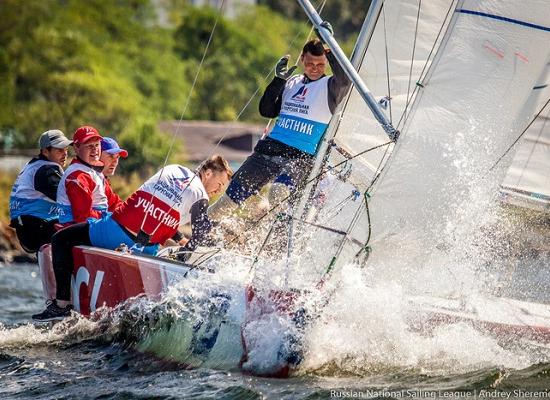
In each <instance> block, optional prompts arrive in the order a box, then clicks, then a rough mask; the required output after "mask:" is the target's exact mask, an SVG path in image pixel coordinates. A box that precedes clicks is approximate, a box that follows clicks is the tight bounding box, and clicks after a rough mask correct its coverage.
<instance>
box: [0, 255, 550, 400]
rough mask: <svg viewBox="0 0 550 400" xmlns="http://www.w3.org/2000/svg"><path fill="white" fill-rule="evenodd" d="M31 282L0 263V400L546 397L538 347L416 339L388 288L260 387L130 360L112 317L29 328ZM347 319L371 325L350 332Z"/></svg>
mask: <svg viewBox="0 0 550 400" xmlns="http://www.w3.org/2000/svg"><path fill="white" fill-rule="evenodd" d="M38 274H39V272H38V267H37V266H35V265H1V264H0V293H1V295H0V323H1V325H0V398H1V399H330V398H372V399H374V398H396V399H398V398H416V399H430V398H441V399H444V398H472V399H473V398H476V399H480V398H528V397H529V398H532V397H533V396H538V398H550V362H549V361H550V356H549V355H548V354H547V353H546V352H545V351H544V349H539V350H538V351H534V350H525V349H523V350H521V351H509V350H506V349H503V348H500V347H499V346H498V345H497V344H496V343H495V342H493V341H491V340H490V339H489V338H487V337H484V336H483V335H481V334H477V333H475V332H473V331H472V330H471V329H470V328H469V327H466V326H462V325H457V326H451V327H449V328H448V329H446V330H445V331H441V332H439V333H438V334H436V335H435V336H434V337H430V338H423V337H419V336H416V335H415V334H413V333H410V332H407V331H406V330H403V328H402V327H401V326H400V325H399V324H398V323H397V322H398V320H396V319H392V318H393V317H394V315H393V314H394V311H395V310H394V309H392V306H391V304H394V303H395V301H396V300H398V297H399V292H398V290H390V289H388V288H386V290H383V289H380V290H379V291H376V290H374V291H372V292H371V293H370V294H369V295H367V296H365V297H366V298H367V300H365V303H364V304H362V303H361V301H355V302H354V304H353V306H350V305H348V306H347V307H346V308H347V309H348V311H346V310H344V311H342V312H340V314H345V313H346V312H349V313H353V315H352V314H349V315H348V316H342V318H341V319H339V320H338V321H336V322H334V323H331V322H330V321H325V324H324V325H322V326H319V327H316V328H315V329H314V330H313V332H312V333H311V337H310V338H309V340H310V342H311V343H310V349H309V354H308V356H307V359H306V363H305V365H306V366H305V368H304V370H302V371H300V373H299V376H296V377H293V378H290V379H267V378H257V377H253V376H245V375H242V374H241V373H240V372H238V371H227V370H219V369H216V368H198V369H193V370H190V369H186V368H185V366H184V365H182V364H178V363H169V362H166V361H163V360H161V359H159V358H157V357H155V356H153V355H150V354H143V353H139V352H137V351H136V350H134V348H133V347H132V346H130V345H129V342H128V341H126V340H124V339H121V338H123V337H124V336H121V335H120V331H121V330H123V329H124V327H123V325H122V324H120V321H118V322H116V319H107V320H103V321H100V322H92V321H89V320H86V319H84V318H72V319H70V320H69V321H67V322H64V323H60V324H57V325H54V326H45V327H39V326H36V327H35V326H34V325H32V324H29V320H30V315H31V314H33V313H35V312H38V311H40V310H41V309H42V308H43V306H44V303H43V300H42V292H41V282H40V277H39V275H38ZM356 289H357V288H354V290H356ZM393 289H395V288H393ZM540 296H542V294H540ZM363 306H364V307H367V306H368V307H370V308H371V309H374V310H378V311H369V309H368V308H365V309H364V310H363V309H362V308H361V307H363ZM375 306H378V307H375ZM382 308H384V309H382ZM357 313H360V314H361V316H362V318H364V320H365V321H370V322H369V323H367V324H366V325H357V324H355V322H354V321H356V320H357V318H358V317H359V315H357ZM353 316H354V317H353ZM352 317H353V318H352ZM382 317H384V318H382ZM354 318H355V319H354ZM336 319H338V318H336ZM109 323H111V324H113V325H116V324H118V325H117V326H111V327H109V326H105V325H107V324H109ZM354 324H355V325H354ZM100 325H101V326H100ZM356 325H357V326H356ZM358 326H359V328H358Z"/></svg>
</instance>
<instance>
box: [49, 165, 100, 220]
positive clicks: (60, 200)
mask: <svg viewBox="0 0 550 400" xmlns="http://www.w3.org/2000/svg"><path fill="white" fill-rule="evenodd" d="M76 171H83V172H85V173H87V174H88V175H90V176H91V178H92V180H93V181H94V183H95V187H94V188H93V192H92V209H94V210H97V211H107V209H108V206H109V204H108V201H107V195H106V194H105V178H104V176H103V174H102V173H100V172H97V171H96V170H95V169H93V168H92V167H89V166H87V165H84V164H82V163H79V162H77V163H73V164H71V165H69V168H67V170H66V171H65V173H64V174H63V177H62V178H61V182H59V186H58V188H57V205H58V206H59V222H60V223H62V224H65V223H67V222H72V221H74V218H73V211H72V208H71V202H70V201H69V197H68V196H67V186H66V184H67V183H68V182H70V181H71V180H73V179H74V177H72V176H71V175H73V173H74V172H76Z"/></svg>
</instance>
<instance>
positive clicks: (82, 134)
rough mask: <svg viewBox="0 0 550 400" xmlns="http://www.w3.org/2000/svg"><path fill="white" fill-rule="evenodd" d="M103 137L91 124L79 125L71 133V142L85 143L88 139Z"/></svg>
mask: <svg viewBox="0 0 550 400" xmlns="http://www.w3.org/2000/svg"><path fill="white" fill-rule="evenodd" d="M94 138H95V139H99V140H101V139H103V138H102V137H101V135H100V134H99V132H98V131H97V129H96V128H94V127H93V126H81V127H80V128H78V129H77V130H76V131H75V132H74V135H73V142H74V143H76V144H80V143H86V142H87V141H88V140H90V139H94Z"/></svg>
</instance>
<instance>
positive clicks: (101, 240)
mask: <svg viewBox="0 0 550 400" xmlns="http://www.w3.org/2000/svg"><path fill="white" fill-rule="evenodd" d="M88 224H89V225H90V242H91V243H92V246H96V247H102V248H104V249H111V250H114V249H116V248H117V247H119V246H120V245H121V244H125V245H126V246H128V248H129V249H130V250H132V252H134V253H144V254H151V255H155V254H157V252H158V250H159V247H160V245H158V244H152V245H149V246H145V247H143V246H141V245H140V244H137V243H136V242H134V241H133V240H132V238H131V237H129V236H128V235H127V234H126V232H124V231H123V230H122V228H121V227H120V225H119V224H118V223H117V222H116V221H115V220H113V219H112V218H111V215H107V216H105V217H103V218H101V219H89V220H88Z"/></svg>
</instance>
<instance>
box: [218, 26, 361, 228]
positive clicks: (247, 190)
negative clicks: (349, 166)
mask: <svg viewBox="0 0 550 400" xmlns="http://www.w3.org/2000/svg"><path fill="white" fill-rule="evenodd" d="M325 24H326V23H325ZM325 26H327V27H328V29H330V30H331V28H330V26H329V25H325ZM288 60H289V56H288V55H287V56H284V57H282V58H281V59H280V60H279V62H278V63H277V66H276V68H275V78H274V79H273V81H272V82H271V83H270V84H269V85H268V86H267V88H266V90H265V92H264V94H263V96H262V98H261V100H260V114H261V115H262V116H263V117H267V118H275V117H277V121H276V122H275V125H274V126H273V129H272V130H271V132H270V133H269V134H268V136H267V137H266V138H263V139H261V140H260V141H258V143H257V144H256V147H255V148H254V152H253V153H252V154H251V155H250V156H249V157H248V158H247V159H246V160H245V162H244V163H243V165H242V166H241V167H240V168H239V169H238V170H237V172H236V173H235V175H233V178H232V179H231V182H230V184H229V187H228V188H227V190H226V192H225V194H224V195H223V196H221V197H220V199H218V201H217V202H216V203H214V204H213V205H212V206H210V208H209V209H208V215H209V217H210V218H211V219H212V220H214V221H219V220H221V219H223V218H224V217H226V216H228V215H229V214H230V213H231V212H232V211H233V210H234V209H235V208H237V206H239V205H241V204H242V203H243V202H244V201H245V200H246V199H248V198H249V197H250V196H252V195H254V194H257V193H258V192H259V191H260V190H261V189H262V188H263V187H264V186H265V185H266V184H267V183H269V182H272V181H273V180H275V185H277V184H280V186H282V187H284V188H287V190H293V189H294V188H296V187H297V185H298V184H299V183H300V182H301V181H302V180H303V179H304V178H305V177H306V176H307V174H308V173H309V171H310V170H311V167H312V165H313V161H314V157H315V153H316V152H317V147H318V145H319V143H320V141H321V139H322V138H323V135H324V133H325V130H326V128H327V125H328V123H329V121H330V119H331V117H332V114H333V113H334V111H335V110H336V107H337V106H338V104H339V103H340V102H341V101H342V100H343V98H344V97H345V95H346V94H347V92H348V90H349V88H350V87H351V81H350V80H349V79H348V77H347V76H346V74H345V72H344V71H343V69H342V68H341V67H340V65H339V64H338V61H337V60H336V58H335V57H334V55H333V54H332V53H331V52H330V51H329V50H328V49H325V48H324V46H323V43H322V42H321V41H320V40H319V39H314V40H310V41H309V42H307V43H306V44H305V46H304V48H303V50H302V54H301V56H300V62H301V64H302V66H303V70H304V73H303V74H296V75H293V72H294V70H295V69H296V66H294V67H291V68H288ZM327 61H328V63H329V64H330V67H331V69H332V72H333V75H332V76H326V75H325V68H326V65H327ZM275 178H276V179H275ZM275 185H274V186H275ZM287 193H288V191H287ZM278 197H279V198H280V197H281V196H278Z"/></svg>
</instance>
